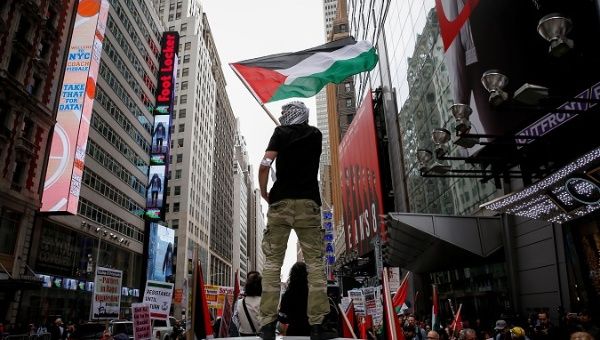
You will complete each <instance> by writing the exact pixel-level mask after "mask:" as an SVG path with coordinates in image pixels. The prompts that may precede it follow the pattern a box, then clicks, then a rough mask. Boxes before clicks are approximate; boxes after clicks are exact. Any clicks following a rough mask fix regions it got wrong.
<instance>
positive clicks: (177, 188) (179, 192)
mask: <svg viewBox="0 0 600 340" xmlns="http://www.w3.org/2000/svg"><path fill="white" fill-rule="evenodd" d="M173 195H175V196H179V195H181V186H179V185H176V186H175V189H174V190H173Z"/></svg>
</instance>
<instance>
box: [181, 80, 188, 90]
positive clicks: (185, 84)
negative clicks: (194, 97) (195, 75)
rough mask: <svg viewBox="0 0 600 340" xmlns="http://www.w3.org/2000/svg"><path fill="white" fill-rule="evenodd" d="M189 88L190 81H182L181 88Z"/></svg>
mask: <svg viewBox="0 0 600 340" xmlns="http://www.w3.org/2000/svg"><path fill="white" fill-rule="evenodd" d="M187 88H188V82H187V81H182V82H181V90H187Z"/></svg>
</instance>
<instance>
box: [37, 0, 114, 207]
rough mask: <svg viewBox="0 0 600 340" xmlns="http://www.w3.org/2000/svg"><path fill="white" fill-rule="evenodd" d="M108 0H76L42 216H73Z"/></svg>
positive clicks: (45, 183)
mask: <svg viewBox="0 0 600 340" xmlns="http://www.w3.org/2000/svg"><path fill="white" fill-rule="evenodd" d="M108 9H109V4H108V0H80V1H79V4H78V6H77V17H76V19H75V26H74V28H73V37H72V39H71V45H70V46H69V56H68V60H67V66H66V69H65V76H64V81H63V86H62V89H61V93H60V100H59V105H58V112H57V115H56V125H55V126H54V134H53V136H52V146H51V149H50V158H49V160H48V168H47V171H46V179H45V181H44V192H43V196H42V208H41V209H40V211H42V212H63V213H71V214H76V213H77V205H78V203H79V191H80V188H81V179H82V176H83V166H84V160H85V150H86V146H87V140H88V133H89V129H90V119H91V116H92V106H93V104H94V95H95V92H96V79H97V76H98V69H99V68H100V56H101V55H102V42H103V40H104V31H105V29H106V19H107V17H108Z"/></svg>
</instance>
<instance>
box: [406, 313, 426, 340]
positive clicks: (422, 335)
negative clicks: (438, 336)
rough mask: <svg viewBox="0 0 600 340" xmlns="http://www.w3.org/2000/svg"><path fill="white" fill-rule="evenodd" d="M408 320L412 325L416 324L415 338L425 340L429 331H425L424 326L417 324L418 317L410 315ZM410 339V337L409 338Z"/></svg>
mask: <svg viewBox="0 0 600 340" xmlns="http://www.w3.org/2000/svg"><path fill="white" fill-rule="evenodd" d="M406 322H407V323H408V324H409V325H410V326H414V328H415V337H414V339H415V340H424V339H425V338H426V337H427V333H426V332H425V330H424V329H423V328H421V327H420V326H419V325H418V324H417V319H416V318H415V316H414V315H409V317H408V319H407V320H406ZM407 340H408V339H407Z"/></svg>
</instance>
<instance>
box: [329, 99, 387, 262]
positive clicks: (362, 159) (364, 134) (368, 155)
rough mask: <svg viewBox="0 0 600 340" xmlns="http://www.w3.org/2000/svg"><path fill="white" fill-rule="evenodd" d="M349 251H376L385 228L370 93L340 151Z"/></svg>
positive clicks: (343, 202) (360, 253)
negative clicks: (375, 244)
mask: <svg viewBox="0 0 600 340" xmlns="http://www.w3.org/2000/svg"><path fill="white" fill-rule="evenodd" d="M339 157H340V169H339V171H340V178H341V190H342V204H343V213H344V224H345V225H344V228H345V235H346V249H347V250H348V251H352V250H357V251H358V253H359V255H362V254H365V253H367V252H369V251H370V250H372V249H373V245H372V244H371V239H372V238H373V237H374V236H375V235H376V234H378V233H380V230H381V226H382V225H383V199H382V196H381V177H380V172H379V157H378V155H377V140H376V134H375V119H374V116H373V100H372V97H371V91H367V95H366V97H365V99H364V100H363V102H362V105H361V107H360V108H359V109H358V110H357V112H356V116H355V117H354V119H353V120H352V124H350V127H349V128H348V131H347V132H346V134H345V135H344V138H343V139H342V142H341V143H340V148H339Z"/></svg>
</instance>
